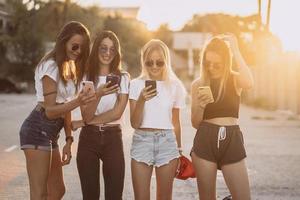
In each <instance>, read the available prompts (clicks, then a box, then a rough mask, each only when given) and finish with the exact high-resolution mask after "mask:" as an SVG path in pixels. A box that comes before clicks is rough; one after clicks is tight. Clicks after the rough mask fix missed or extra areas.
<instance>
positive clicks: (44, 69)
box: [34, 59, 76, 103]
mask: <svg viewBox="0 0 300 200" xmlns="http://www.w3.org/2000/svg"><path fill="white" fill-rule="evenodd" d="M44 76H48V77H50V78H51V79H52V80H54V81H55V82H56V83H57V94H56V103H64V102H66V101H70V100H71V99H73V98H74V97H75V95H76V94H75V93H76V86H75V83H74V82H73V81H72V80H68V81H67V83H66V85H64V83H63V81H62V80H61V78H60V76H59V69H58V66H57V64H56V62H55V61H54V60H53V59H49V60H46V61H44V62H42V63H41V64H40V65H38V66H37V68H36V69H35V75H34V80H35V90H36V97H37V101H38V102H44V95H43V93H44V92H43V82H42V79H43V77H44Z"/></svg>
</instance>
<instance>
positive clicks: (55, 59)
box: [20, 21, 95, 200]
mask: <svg viewBox="0 0 300 200" xmlns="http://www.w3.org/2000/svg"><path fill="white" fill-rule="evenodd" d="M89 45H90V36H89V31H88V30H87V28H86V27H85V26H84V25H83V24H81V23H79V22H75V21H72V22H69V23H68V24H66V25H65V26H64V27H63V28H62V30H61V31H60V33H59V34H58V36H57V38H56V44H55V47H54V49H53V50H52V51H50V52H49V53H48V54H46V55H45V57H44V58H43V59H42V60H41V61H40V63H39V64H38V66H37V67H36V70H35V77H34V78H35V89H36V96H37V106H36V107H35V108H34V110H33V111H32V112H31V113H30V115H29V116H28V117H27V118H26V120H25V121H24V122H23V124H22V127H21V130H20V143H21V149H22V150H24V153H25V157H26V167H27V173H28V177H29V185H30V199H38V200H46V199H61V198H62V196H63V195H64V193H65V186H64V182H63V175H62V165H66V164H69V162H70V159H71V144H72V142H73V137H72V135H71V128H70V127H71V126H70V124H71V114H70V112H71V110H73V109H74V108H76V107H78V106H79V105H80V104H85V103H88V102H89V101H92V100H94V99H95V94H90V95H88V94H87V95H86V94H80V95H79V96H78V97H76V96H75V93H76V85H77V83H78V82H80V81H81V79H82V74H83V71H84V64H85V62H86V60H87V58H88V55H89ZM63 126H64V128H65V135H66V138H65V139H66V144H65V145H64V147H63V151H62V158H61V156H60V152H59V149H58V144H57V140H58V137H59V132H60V130H61V129H62V127H63Z"/></svg>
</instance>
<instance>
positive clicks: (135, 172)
mask: <svg viewBox="0 0 300 200" xmlns="http://www.w3.org/2000/svg"><path fill="white" fill-rule="evenodd" d="M141 65H142V73H141V75H140V76H139V77H138V78H136V79H134V80H132V81H131V82H130V90H129V100H130V120H131V125H132V127H133V128H134V129H135V131H134V135H133V139H132V147H131V158H132V159H131V172H132V181H133V189H134V196H135V199H136V200H147V199H148V200H149V199H150V183H151V176H152V171H153V168H155V173H156V181H157V194H156V198H157V199H160V200H162V199H172V187H173V180H174V177H175V173H176V169H177V166H178V157H179V156H180V153H181V125H180V109H181V108H183V107H184V106H185V94H186V92H185V89H184V86H183V84H182V83H181V81H180V80H179V79H178V78H177V76H176V75H175V73H174V72H173V70H172V68H171V61H170V53H169V49H168V47H167V46H166V45H165V44H164V43H163V42H162V41H160V40H157V39H153V40H150V41H149V42H148V43H147V44H145V46H144V47H143V48H142V51H141Z"/></svg>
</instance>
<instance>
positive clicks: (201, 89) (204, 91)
mask: <svg viewBox="0 0 300 200" xmlns="http://www.w3.org/2000/svg"><path fill="white" fill-rule="evenodd" d="M198 92H199V93H201V94H207V95H208V96H209V97H210V98H211V101H210V102H209V103H213V102H214V101H215V100H214V96H213V94H212V92H211V89H210V87H209V86H200V87H198Z"/></svg>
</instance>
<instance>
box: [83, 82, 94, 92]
mask: <svg viewBox="0 0 300 200" xmlns="http://www.w3.org/2000/svg"><path fill="white" fill-rule="evenodd" d="M82 90H83V92H84V93H95V87H94V82H93V81H82Z"/></svg>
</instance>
